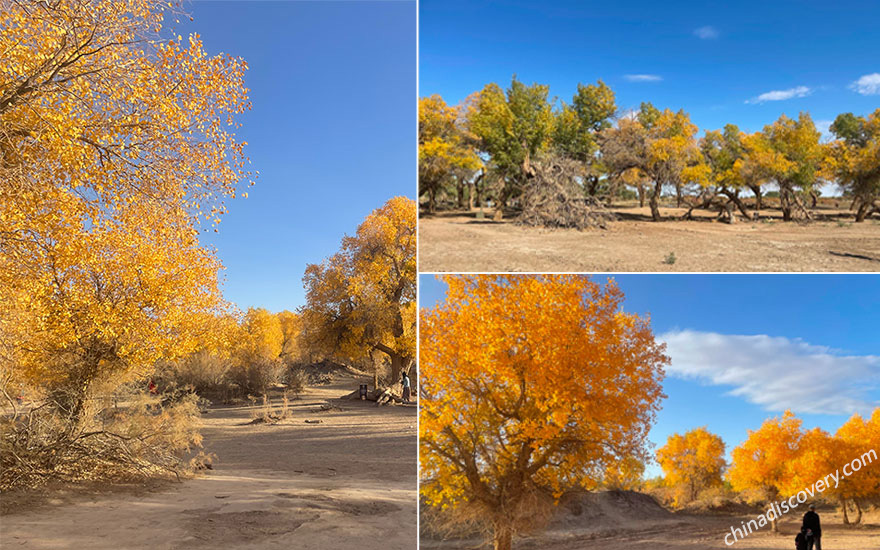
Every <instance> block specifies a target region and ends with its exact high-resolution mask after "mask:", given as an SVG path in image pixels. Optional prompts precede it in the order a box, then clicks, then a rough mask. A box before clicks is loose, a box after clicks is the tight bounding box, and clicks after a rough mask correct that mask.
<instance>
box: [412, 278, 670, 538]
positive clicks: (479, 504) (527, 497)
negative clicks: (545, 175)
mask: <svg viewBox="0 0 880 550" xmlns="http://www.w3.org/2000/svg"><path fill="white" fill-rule="evenodd" d="M443 280H444V281H445V282H446V283H447V285H448V290H447V294H446V300H445V301H444V302H443V303H441V304H438V305H437V306H436V307H435V308H433V309H429V310H424V311H423V312H422V315H421V323H420V328H419V330H420V352H419V354H420V360H421V368H422V369H423V372H424V376H423V380H422V384H421V391H422V393H421V400H420V404H421V409H420V422H419V434H420V456H421V461H420V464H421V479H422V482H421V492H422V495H423V497H424V498H425V499H426V501H427V502H428V503H429V504H431V505H433V506H440V507H443V508H447V509H451V510H452V511H453V513H454V514H459V516H458V517H463V515H469V516H470V517H477V518H479V519H480V521H481V523H482V524H483V525H484V526H486V527H488V528H489V529H491V530H492V533H493V540H494V545H495V548H496V550H509V548H510V547H511V543H512V542H511V541H512V537H513V536H514V535H515V534H517V533H521V532H525V531H527V530H529V529H530V528H532V527H534V526H535V522H536V521H537V520H538V519H539V518H541V517H542V515H543V514H542V511H544V512H546V511H548V510H549V509H550V506H549V505H550V504H551V503H552V502H553V501H554V499H558V498H559V497H560V496H561V495H562V494H563V493H564V492H565V491H567V490H569V489H573V488H575V487H577V486H580V487H583V488H587V489H594V488H596V487H598V486H600V485H601V484H602V482H603V479H604V478H605V475H606V472H607V469H608V467H609V466H611V465H614V464H618V463H620V462H621V461H624V460H630V459H632V458H636V459H638V460H639V461H641V462H644V460H645V459H646V451H645V446H646V437H647V433H648V430H649V428H650V427H651V424H652V423H653V420H654V417H655V413H656V411H657V410H658V409H659V406H660V404H659V403H660V399H661V398H662V397H663V395H662V388H661V381H662V378H663V367H664V365H666V364H667V363H668V358H667V357H666V356H665V355H664V354H663V345H662V344H658V343H657V342H656V341H655V340H654V335H653V333H652V332H651V328H650V325H649V322H648V320H647V319H645V318H642V317H639V316H638V315H635V314H631V313H625V312H623V311H622V309H621V306H622V303H623V294H622V293H621V291H620V290H619V289H618V288H617V286H616V285H615V284H614V283H613V282H609V283H608V284H607V285H605V286H602V285H599V284H596V283H593V282H591V281H590V280H589V279H588V278H587V277H584V276H576V275H544V276H532V275H522V276H513V275H511V276H495V275H478V276H449V277H444V278H443ZM545 505H547V506H545Z"/></svg>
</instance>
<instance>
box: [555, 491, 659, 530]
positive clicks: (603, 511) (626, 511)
mask: <svg viewBox="0 0 880 550" xmlns="http://www.w3.org/2000/svg"><path fill="white" fill-rule="evenodd" d="M671 517H672V512H670V511H669V510H667V509H665V508H663V507H662V506H661V505H660V504H659V503H658V502H657V501H656V500H655V499H654V497H652V496H651V495H646V494H644V493H637V492H635V491H600V492H596V493H581V494H576V495H572V496H570V497H568V498H566V499H565V500H564V501H563V502H562V503H561V504H560V506H559V509H558V511H557V513H556V514H555V515H554V516H553V519H552V520H551V521H550V525H549V526H548V527H549V528H551V529H558V528H562V529H568V528H579V529H590V530H596V531H604V530H606V529H616V528H618V527H624V526H627V525H631V524H632V523H633V522H635V521H645V520H649V521H653V520H664V519H669V518H671Z"/></svg>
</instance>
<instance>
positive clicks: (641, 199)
mask: <svg viewBox="0 0 880 550" xmlns="http://www.w3.org/2000/svg"><path fill="white" fill-rule="evenodd" d="M638 190H639V208H644V207H645V186H644V185H643V184H641V183H640V184H639V185H638Z"/></svg>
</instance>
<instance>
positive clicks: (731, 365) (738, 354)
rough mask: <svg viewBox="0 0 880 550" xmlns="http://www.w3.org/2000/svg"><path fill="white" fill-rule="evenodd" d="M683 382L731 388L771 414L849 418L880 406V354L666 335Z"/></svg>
mask: <svg viewBox="0 0 880 550" xmlns="http://www.w3.org/2000/svg"><path fill="white" fill-rule="evenodd" d="M660 339H662V340H663V341H665V342H666V346H667V349H666V352H667V354H668V355H669V357H670V358H671V359H672V363H671V365H670V367H669V368H668V369H667V372H668V373H669V374H670V375H671V376H675V377H679V378H689V379H696V380H699V381H701V382H704V383H709V384H712V385H719V386H731V387H732V389H731V390H730V392H729V394H730V395H736V396H740V397H743V398H745V399H746V400H747V401H749V402H751V403H754V404H757V405H760V406H761V407H763V408H764V409H766V410H768V411H782V410H785V409H791V410H792V411H795V412H798V413H821V414H845V415H849V414H852V413H854V412H869V411H870V410H871V409H872V408H873V407H877V406H880V402H878V401H877V400H876V394H874V398H873V400H872V397H871V395H870V394H871V392H872V391H874V390H876V389H877V388H878V387H880V356H876V355H845V354H842V353H840V352H838V351H837V350H833V349H831V348H828V347H826V346H817V345H813V344H809V343H807V342H804V341H803V340H800V339H790V338H782V337H772V336H767V335H754V336H745V335H730V334H718V333H713V332H699V331H692V330H683V331H672V332H668V333H666V334H663V335H662V336H660Z"/></svg>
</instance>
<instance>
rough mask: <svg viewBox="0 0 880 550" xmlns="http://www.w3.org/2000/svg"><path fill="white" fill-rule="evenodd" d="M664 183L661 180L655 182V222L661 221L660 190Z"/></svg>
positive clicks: (653, 214) (652, 202)
mask: <svg viewBox="0 0 880 550" xmlns="http://www.w3.org/2000/svg"><path fill="white" fill-rule="evenodd" d="M662 187H663V185H662V184H661V183H659V182H657V183H655V184H654V192H653V193H652V194H651V219H653V220H654V221H655V222H659V221H661V220H662V219H663V218H662V217H661V216H660V191H661V190H662Z"/></svg>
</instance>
